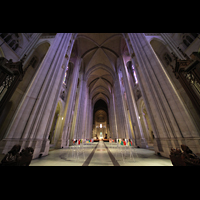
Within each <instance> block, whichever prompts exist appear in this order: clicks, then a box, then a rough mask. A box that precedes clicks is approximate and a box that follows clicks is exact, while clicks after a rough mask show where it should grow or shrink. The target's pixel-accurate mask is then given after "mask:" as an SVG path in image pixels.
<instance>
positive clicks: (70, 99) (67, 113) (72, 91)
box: [62, 57, 81, 147]
mask: <svg viewBox="0 0 200 200" xmlns="http://www.w3.org/2000/svg"><path fill="white" fill-rule="evenodd" d="M80 64H81V59H80V58H78V57H77V59H76V61H75V64H74V69H73V74H72V77H71V83H70V86H69V90H68V94H67V100H66V104H65V110H64V127H63V134H62V146H63V147H66V146H67V145H68V144H67V142H68V140H69V139H70V136H71V133H70V132H69V130H71V129H70V128H71V127H70V126H71V123H70V117H71V113H72V109H73V104H74V101H75V96H76V90H77V83H78V77H79V69H80Z"/></svg>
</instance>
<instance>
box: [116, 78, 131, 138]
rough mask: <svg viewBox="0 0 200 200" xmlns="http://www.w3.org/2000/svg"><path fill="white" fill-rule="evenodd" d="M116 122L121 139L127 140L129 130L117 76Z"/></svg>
mask: <svg viewBox="0 0 200 200" xmlns="http://www.w3.org/2000/svg"><path fill="white" fill-rule="evenodd" d="M113 90H114V100H115V110H116V121H117V133H118V137H119V138H126V136H127V135H128V130H127V126H126V119H125V113H124V108H123V99H122V94H121V89H120V83H119V77H118V75H116V79H115V82H114V85H113Z"/></svg>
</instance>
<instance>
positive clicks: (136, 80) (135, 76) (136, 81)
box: [132, 65, 138, 84]
mask: <svg viewBox="0 0 200 200" xmlns="http://www.w3.org/2000/svg"><path fill="white" fill-rule="evenodd" d="M132 69H133V75H134V78H135V84H137V83H138V79H137V75H136V73H135V69H134V66H133V65H132Z"/></svg>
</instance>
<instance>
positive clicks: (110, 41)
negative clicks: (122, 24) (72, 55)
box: [76, 33, 124, 105]
mask: <svg viewBox="0 0 200 200" xmlns="http://www.w3.org/2000/svg"><path fill="white" fill-rule="evenodd" d="M76 40H77V49H78V55H79V56H80V57H81V58H82V59H83V60H82V62H83V67H84V70H85V74H86V79H87V85H88V87H89V91H90V97H91V98H92V99H93V105H94V104H95V102H96V101H97V100H99V99H103V100H104V101H106V102H107V103H109V96H110V92H111V88H112V86H113V83H114V77H115V71H116V64H117V58H118V57H119V56H120V54H121V49H123V48H124V41H122V40H123V36H122V34H121V33H79V34H78V35H77V38H76Z"/></svg>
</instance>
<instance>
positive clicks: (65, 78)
mask: <svg viewBox="0 0 200 200" xmlns="http://www.w3.org/2000/svg"><path fill="white" fill-rule="evenodd" d="M67 71H68V67H67V70H66V72H65V77H64V80H63V84H65V85H66V82H67Z"/></svg>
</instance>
